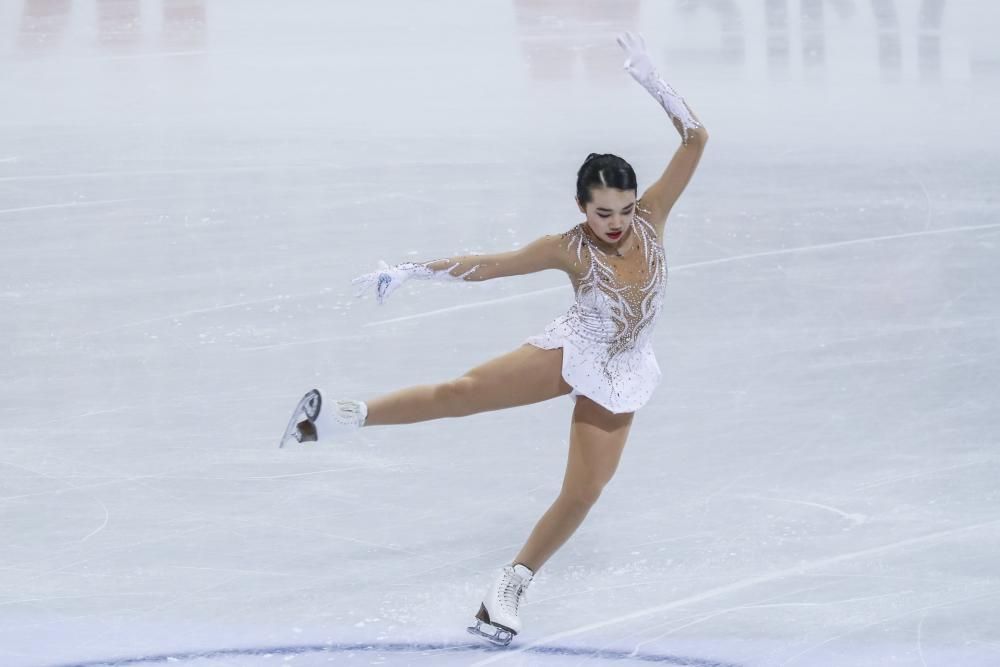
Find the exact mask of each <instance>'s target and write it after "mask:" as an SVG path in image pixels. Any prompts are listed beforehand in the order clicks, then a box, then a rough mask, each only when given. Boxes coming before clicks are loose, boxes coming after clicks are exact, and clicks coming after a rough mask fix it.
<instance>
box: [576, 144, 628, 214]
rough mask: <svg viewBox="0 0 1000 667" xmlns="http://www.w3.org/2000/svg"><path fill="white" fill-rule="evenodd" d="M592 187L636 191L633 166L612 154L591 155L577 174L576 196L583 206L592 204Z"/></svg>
mask: <svg viewBox="0 0 1000 667" xmlns="http://www.w3.org/2000/svg"><path fill="white" fill-rule="evenodd" d="M592 187H601V188H616V189H618V190H636V191H638V185H637V184H636V181H635V170H634V169H632V165H630V164H629V163H628V162H626V161H625V160H623V159H622V158H620V157H618V156H617V155H612V154H611V153H603V154H598V153H591V154H590V155H588V156H587V159H586V160H584V161H583V166H581V167H580V171H579V172H577V174H576V196H577V199H579V200H580V203H581V204H588V203H590V201H591V199H592V196H591V192H590V189H591V188H592Z"/></svg>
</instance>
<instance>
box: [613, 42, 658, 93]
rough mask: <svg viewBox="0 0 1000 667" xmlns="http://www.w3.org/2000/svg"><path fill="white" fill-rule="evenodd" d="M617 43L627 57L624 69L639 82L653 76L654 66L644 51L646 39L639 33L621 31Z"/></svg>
mask: <svg viewBox="0 0 1000 667" xmlns="http://www.w3.org/2000/svg"><path fill="white" fill-rule="evenodd" d="M617 39H618V45H619V46H621V47H622V48H623V49H624V50H625V54H626V55H627V56H628V58H627V59H626V60H625V71H626V72H628V73H629V74H630V75H631V76H632V78H633V79H635V80H636V81H638V82H639V83H644V82H645V81H648V80H649V78H650V77H651V76H655V74H656V68H655V67H654V66H653V61H652V60H651V59H650V57H649V53H648V52H647V51H646V41H645V40H644V39H643V38H642V35H641V34H639V33H636V34H634V35H633V34H632V33H630V32H623V33H622V34H620V35H618V38H617Z"/></svg>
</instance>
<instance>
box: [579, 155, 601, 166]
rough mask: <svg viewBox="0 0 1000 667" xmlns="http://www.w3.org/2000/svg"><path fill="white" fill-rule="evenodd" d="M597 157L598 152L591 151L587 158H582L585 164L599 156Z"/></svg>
mask: <svg viewBox="0 0 1000 667" xmlns="http://www.w3.org/2000/svg"><path fill="white" fill-rule="evenodd" d="M599 157H601V155H600V153H591V154H590V155H588V156H587V159H586V160H584V161H583V163H584V164H587V163H588V162H590V161H591V160H594V159H596V158H599Z"/></svg>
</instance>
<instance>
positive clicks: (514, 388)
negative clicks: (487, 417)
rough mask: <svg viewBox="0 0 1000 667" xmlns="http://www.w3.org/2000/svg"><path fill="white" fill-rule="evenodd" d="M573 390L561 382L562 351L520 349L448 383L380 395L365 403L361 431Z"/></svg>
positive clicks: (459, 414) (525, 402)
mask: <svg viewBox="0 0 1000 667" xmlns="http://www.w3.org/2000/svg"><path fill="white" fill-rule="evenodd" d="M572 390H573V388H572V387H570V386H569V384H567V383H566V381H565V380H564V379H563V377H562V349H561V348H557V349H554V350H543V349H541V348H538V347H535V346H534V345H529V344H525V345H522V346H521V347H519V348H517V349H516V350H514V351H512V352H508V353H507V354H504V355H501V356H499V357H497V358H495V359H492V360H490V361H487V362H486V363H484V364H482V365H480V366H476V367H475V368H473V369H471V370H469V371H468V372H467V373H465V374H464V375H462V376H461V377H459V378H456V379H454V380H449V381H447V382H442V383H439V384H424V385H416V386H413V387H408V388H406V389H400V390H399V391H394V392H392V393H389V394H383V395H382V396H379V397H377V398H373V399H371V400H370V401H366V403H367V405H368V417H367V419H366V420H365V426H377V425H384V424H412V423H414V422H420V421H427V420H429V419H441V418H442V417H464V416H466V415H471V414H475V413H477V412H486V411H489V410H501V409H504V408H511V407H514V406H518V405H528V404H530V403H538V402H540V401H547V400H549V399H550V398H555V397H556V396H563V395H565V394H568V393H570V392H571V391H572Z"/></svg>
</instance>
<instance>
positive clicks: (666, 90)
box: [618, 32, 702, 144]
mask: <svg viewBox="0 0 1000 667" xmlns="http://www.w3.org/2000/svg"><path fill="white" fill-rule="evenodd" d="M618 45H619V46H621V47H622V49H624V50H625V53H626V55H627V56H628V58H627V59H626V60H625V71H626V72H628V73H629V75H631V77H632V78H633V79H635V80H636V81H638V82H639V83H640V84H641V85H642V87H643V88H645V89H646V90H647V91H648V92H649V94H650V95H652V96H653V97H654V98H656V101H657V102H659V103H660V106H662V107H663V109H664V111H666V112H667V115H668V116H670V120H672V121H673V123H674V126H675V127H676V128H677V131H678V132H680V133H681V139H682V141H683V142H684V143H685V144H686V143H687V141H688V133H689V132H690V131H691V130H693V129H694V128H696V127H701V126H702V125H701V123H699V122H698V120H697V119H696V118H695V117H694V114H693V113H691V109H689V108H688V106H687V104H686V103H685V102H684V98H682V97H681V96H680V95H679V94H678V93H677V91H676V90H674V89H673V88H671V86H670V84H668V83H667V82H666V81H664V80H663V79H662V78H661V77H660V75H659V73H658V72H657V71H656V67H654V66H653V61H652V59H651V58H650V57H649V53H648V52H647V51H646V40H644V39H643V38H642V35H641V34H636V35H633V34H632V33H630V32H623V33H622V34H620V35H618Z"/></svg>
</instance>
